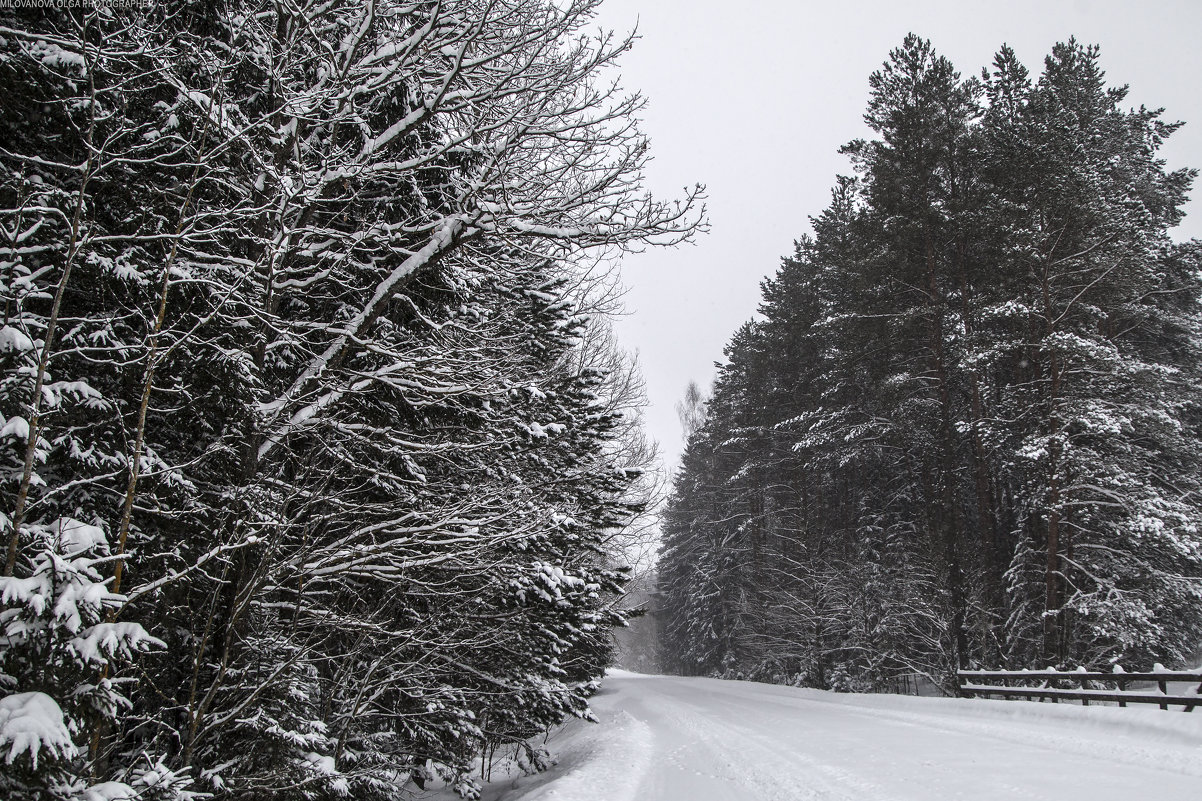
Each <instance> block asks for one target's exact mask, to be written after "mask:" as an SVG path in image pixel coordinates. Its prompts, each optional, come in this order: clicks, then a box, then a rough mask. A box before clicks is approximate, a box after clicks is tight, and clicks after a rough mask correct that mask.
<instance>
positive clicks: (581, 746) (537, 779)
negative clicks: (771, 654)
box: [484, 671, 1202, 801]
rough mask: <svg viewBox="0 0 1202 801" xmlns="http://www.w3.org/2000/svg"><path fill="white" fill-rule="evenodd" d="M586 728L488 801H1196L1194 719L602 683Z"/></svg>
mask: <svg viewBox="0 0 1202 801" xmlns="http://www.w3.org/2000/svg"><path fill="white" fill-rule="evenodd" d="M593 706H594V709H595V711H596V713H597V716H598V717H599V718H600V720H601V724H600V725H590V724H586V723H583V722H580V721H573V722H572V723H569V724H568V725H567V726H565V727H563V729H561V730H560V731H559V732H557V733H556V734H554V735H553V736H552V737H551V738H550V740H549V742H548V746H549V748H550V749H551V751H552V752H553V753H554V754H555V755H556V757H557V759H558V765H557V766H556V767H554V768H553V769H551V770H550V771H548V772H547V773H544V774H541V775H536V776H531V777H524V778H516V779H500V780H497V779H496V778H495V777H494V781H493V783H492V785H490V786H489V787H488V788H487V789H486V791H485V794H484V799H485V800H486V801H635V800H636V799H637V801H678V800H679V801H710V800H711V799H715V800H716V799H723V800H724V801H725V800H726V799H740V800H744V799H747V800H750V799H772V800H773V801H786V800H788V799H806V801H819V800H820V799H832V800H833V799H847V800H848V801H852V800H853V799H854V801H877V800H880V801H884V799H899V800H900V799H913V800H914V801H941V800H942V799H965V800H967V799H971V800H972V801H988V800H989V799H1024V800H1027V799H1031V800H1032V801H1034V799H1049V800H1050V799H1055V801H1074V799H1081V800H1082V801H1085V799H1088V800H1089V801H1109V800H1110V799H1113V800H1114V801H1132V800H1133V799H1145V798H1146V799H1156V801H1174V800H1175V799H1181V801H1185V800H1186V799H1189V801H1194V799H1197V798H1199V797H1202V714H1186V713H1183V712H1180V711H1177V712H1162V711H1160V710H1159V709H1154V708H1153V709H1136V708H1128V709H1119V708H1117V707H1096V706H1091V707H1087V708H1083V707H1077V706H1066V705H1052V704H1050V703H1044V704H1041V703H1033V702H1025V701H991V700H973V699H953V698H914V697H909V696H893V695H839V694H834V693H827V692H821V691H818V690H805V689H797V688H792V687H780V686H773V685H767V684H755V683H750V682H734V681H719V680H714V679H695V678H679V677H673V676H643V675H639V674H634V673H625V672H621V671H612V672H611V673H610V674H609V675H608V677H607V678H606V680H605V686H604V689H603V690H602V691H601V693H600V694H599V695H598V696H597V697H596V698H595V699H594V703H593Z"/></svg>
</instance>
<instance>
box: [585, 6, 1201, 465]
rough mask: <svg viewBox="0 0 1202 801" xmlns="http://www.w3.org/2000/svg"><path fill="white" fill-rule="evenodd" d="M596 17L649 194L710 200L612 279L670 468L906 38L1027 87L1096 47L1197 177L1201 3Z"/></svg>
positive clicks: (1188, 225) (1185, 230)
mask: <svg viewBox="0 0 1202 801" xmlns="http://www.w3.org/2000/svg"><path fill="white" fill-rule="evenodd" d="M599 21H600V24H601V25H602V26H603V27H605V28H608V29H614V30H618V31H629V30H631V29H634V28H635V27H636V24H637V29H638V34H639V36H640V37H641V38H640V40H639V41H638V42H637V43H636V46H635V48H634V50H633V51H632V52H630V53H628V54H627V55H626V56H625V58H624V59H623V61H622V68H621V72H622V75H623V80H622V82H623V84H624V86H625V87H626V88H628V89H631V90H638V91H640V92H642V93H643V94H644V95H646V96H647V98H648V101H649V105H648V108H647V110H646V112H645V114H644V130H645V131H646V133H647V134H649V135H650V137H651V144H652V152H653V154H654V161H653V162H652V164H651V167H650V170H649V174H648V176H647V178H648V185H649V188H650V189H651V191H652V192H654V193H655V194H657V195H661V196H672V195H675V196H679V195H680V194H681V189H682V187H684V186H686V185H692V184H694V183H703V184H705V185H706V186H707V189H708V195H709V200H708V206H709V216H710V222H711V224H712V230H711V231H710V233H709V234H707V235H705V236H702V237H700V238H699V239H698V241H697V243H696V244H695V245H693V246H684V247H681V248H677V249H674V250H660V251H653V252H649V253H646V254H641V255H636V256H629V257H627V258H626V259H625V261H624V263H623V266H622V274H623V278H624V281H625V283H626V285H627V286H628V287H629V294H628V295H627V306H628V308H629V310H630V314H629V316H628V317H626V318H624V319H623V320H622V321H621V322H620V323H619V325H618V330H619V336H620V337H621V339H622V342H623V343H624V344H625V345H626V347H628V348H629V349H631V350H637V351H638V353H639V358H640V361H641V363H642V367H643V372H644V374H645V376H646V379H647V385H648V391H649V395H650V401H651V406H650V408H649V410H648V426H649V429H650V433H651V436H652V437H654V438H655V439H656V440H658V441H659V443H660V446H661V448H662V450H663V454H664V463H665V465H666V466H667V467H668V468H669V469H675V467H676V463H677V460H678V459H679V454H680V451H681V448H682V444H683V443H682V441H681V439H682V437H681V432H680V426H679V422H678V420H677V417H676V412H675V409H674V407H675V404H676V402H677V400H678V399H679V398H680V397H681V396H682V395H683V393H684V389H685V386H686V385H687V384H688V382H689V381H690V380H695V381H697V382H698V384H700V385H701V386H702V388H703V389H708V387H709V385H710V382H711V381H712V380H713V377H714V362H715V361H716V360H719V359H721V358H722V348H723V346H724V344H725V343H726V341H727V340H728V338H729V337H730V335H731V333H733V331H734V330H735V328H736V327H737V326H738V325H739V324H740V323H742V322H743V321H744V320H747V319H749V318H751V317H752V316H753V315H754V314H755V310H756V306H757V304H758V301H759V284H760V281H761V280H762V278H763V277H764V276H766V275H769V274H772V273H774V272H775V271H776V268H777V265H778V264H779V262H780V259H781V258H782V257H784V256H786V255H788V254H790V253H791V252H792V250H793V241H794V240H795V239H797V238H798V237H799V236H800V235H801V234H803V233H805V232H807V231H809V217H810V216H811V215H816V214H818V213H820V212H821V211H822V209H823V208H824V207H825V206H826V203H827V201H828V199H829V193H830V188H831V186H832V185H833V184H834V180H835V176H836V175H837V174H838V173H848V172H850V167H849V165H848V163H847V161H846V159H844V158H843V157H842V156H840V155H838V150H839V147H840V146H841V145H842V144H844V143H845V142H847V141H848V140H850V139H853V138H856V137H858V136H866V135H869V134H870V132H869V131H868V129H867V127H866V126H865V125H864V123H863V119H862V115H863V113H864V107H865V104H866V103H867V99H868V76H869V74H870V73H871V72H872V71H873V70H875V69H877V68H878V67H879V66H880V65H881V63H882V62H883V61H884V60H885V58H886V57H887V55H888V53H889V50H891V49H892V48H894V47H897V46H898V45H900V44H901V41H902V39H903V38H904V37H905V35H906V34H907V33H908V32H910V31H913V32H915V33H917V34H919V35H920V36H923V37H925V38H928V39H930V40H931V41H932V43H933V44H934V46H935V48H936V49H937V50H938V51H939V52H940V53H942V54H943V55H945V56H947V57H948V58H949V59H951V61H952V62H953V63H954V64H955V65H956V67H957V68H958V69H959V70H960V71H961V73H962V74H965V75H968V74H976V73H979V72H980V70H981V68H982V67H984V66H986V65H988V64H989V63H990V62H991V61H992V60H993V54H994V53H995V52H996V51H997V49H998V47H999V46H1000V45H1001V44H1002V43H1008V44H1010V46H1011V47H1013V48H1014V49H1015V51H1016V52H1017V53H1018V56H1019V58H1020V59H1021V60H1022V61H1023V63H1024V64H1026V65H1027V67H1028V69H1029V70H1030V71H1031V73H1032V75H1033V77H1034V76H1038V74H1039V73H1040V72H1041V71H1042V66H1043V57H1044V56H1045V55H1046V54H1047V53H1048V52H1050V51H1051V48H1052V45H1053V44H1055V43H1056V42H1058V41H1063V40H1067V39H1068V38H1069V37H1070V36H1076V37H1077V39H1078V40H1079V41H1082V42H1085V43H1092V44H1099V45H1101V48H1102V55H1101V63H1102V67H1103V69H1105V70H1106V74H1107V81H1108V83H1109V84H1110V85H1120V84H1128V85H1130V87H1131V92H1130V94H1129V95H1128V99H1127V104H1128V105H1131V106H1138V105H1140V104H1143V105H1147V106H1149V107H1154V108H1157V107H1162V106H1163V107H1164V108H1165V109H1166V117H1167V118H1169V119H1178V120H1185V121H1186V122H1187V123H1190V124H1188V125H1187V126H1186V127H1185V128H1183V129H1182V130H1180V131H1178V132H1177V134H1176V135H1175V136H1174V137H1173V139H1172V140H1171V141H1170V142H1169V144H1168V146H1167V147H1166V148H1165V150H1164V151H1163V152H1164V156H1165V157H1166V158H1167V160H1168V163H1169V166H1170V167H1171V168H1176V167H1183V166H1202V87H1200V86H1199V84H1200V82H1202V55H1200V54H1202V1H1200V0H1143V1H1142V2H1135V1H1134V0H1128V1H1127V2H1121V1H1120V0H1039V1H1038V2H1037V1H1034V0H1018V1H1017V2H1014V1H1012V2H989V3H985V2H976V0H958V1H957V2H942V1H939V0H929V1H928V2H906V1H905V0H895V1H894V2H890V1H889V0H872V1H871V2H856V0H845V2H842V3H839V2H810V1H807V0H794V1H793V2H787V1H786V0H742V1H741V2H717V1H716V0H642V1H641V2H640V0H606V1H605V3H604V5H603V6H602V10H601V17H600V20H599ZM1200 191H1202V190H1196V191H1195V194H1199V192H1200ZM1187 211H1188V212H1190V214H1189V217H1187V219H1186V221H1185V223H1184V224H1183V226H1182V229H1181V235H1182V237H1183V238H1189V237H1194V236H1198V237H1202V204H1199V203H1197V202H1193V203H1191V204H1190V206H1188V207H1187Z"/></svg>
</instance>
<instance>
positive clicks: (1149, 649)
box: [659, 35, 1202, 690]
mask: <svg viewBox="0 0 1202 801" xmlns="http://www.w3.org/2000/svg"><path fill="white" fill-rule="evenodd" d="M870 87H871V94H870V98H869V103H868V111H867V114H866V115H865V120H866V121H867V123H868V124H869V126H870V127H871V128H872V130H873V131H874V132H875V134H876V136H875V138H873V139H872V140H858V141H855V142H852V143H851V144H849V145H847V147H846V148H845V152H846V153H848V154H849V156H850V157H851V160H852V163H853V165H854V168H855V174H854V175H853V176H851V177H843V178H840V179H839V181H838V184H837V186H836V187H835V189H834V191H833V193H832V200H831V204H830V206H829V207H828V208H827V209H826V210H825V211H824V212H823V213H822V214H821V215H819V216H818V217H816V218H814V219H813V220H812V223H813V234H812V235H811V236H806V237H803V238H802V239H801V240H800V241H799V242H798V243H797V247H796V252H795V253H794V255H793V256H792V257H790V258H788V259H785V260H784V262H783V263H782V265H781V267H780V269H779V271H778V272H777V274H776V276H775V277H774V278H772V279H770V280H768V281H766V282H765V283H764V286H763V303H762V305H761V307H760V313H761V317H760V319H759V320H758V321H756V322H754V323H750V324H748V325H746V326H744V327H743V328H741V329H740V330H739V331H738V332H737V333H736V334H735V336H734V337H733V338H732V340H731V343H730V345H729V346H728V348H727V352H726V357H727V358H726V360H725V362H724V363H723V364H722V365H721V369H720V371H719V375H718V378H717V380H716V381H715V384H714V387H713V391H712V396H711V397H710V399H709V401H708V405H707V407H706V415H705V418H704V423H703V424H702V425H701V426H700V427H699V428H698V429H697V430H696V432H695V433H693V435H692V436H691V437H690V439H689V442H688V447H687V449H686V452H685V455H684V457H683V461H682V464H681V466H680V469H679V472H678V474H677V478H676V483H675V487H674V490H673V494H672V496H671V498H670V502H669V504H668V507H667V512H666V515H665V525H664V535H665V540H664V549H663V553H662V559H661V563H660V566H659V571H660V587H661V591H662V593H663V598H664V600H663V605H664V609H665V618H664V619H665V623H664V631H663V634H662V638H663V641H664V643H665V649H664V659H665V661H666V662H667V663H668V664H669V665H670V666H671V667H672V668H673V669H674V670H676V671H678V672H681V673H686V674H719V675H728V676H735V675H745V676H749V677H756V678H763V679H768V680H778V681H790V682H797V683H803V684H806V685H809V686H815V687H822V688H835V689H849V690H856V689H873V688H888V687H889V686H890V685H891V680H892V679H893V678H894V677H896V676H899V675H901V674H906V673H914V672H917V673H921V674H925V675H926V676H929V677H930V678H932V679H933V680H934V681H936V682H938V683H940V684H942V685H943V686H944V687H946V688H948V689H949V690H950V689H951V688H952V687H953V686H954V684H955V680H954V670H955V669H956V668H957V667H967V666H970V665H973V666H988V667H996V666H999V665H1007V666H1009V667H1036V666H1038V667H1043V666H1045V665H1048V664H1052V665H1061V666H1069V665H1072V666H1075V665H1078V664H1088V665H1093V666H1103V665H1106V664H1109V663H1118V662H1121V663H1122V664H1123V665H1125V666H1136V667H1141V668H1145V669H1146V668H1150V667H1151V666H1152V664H1153V663H1154V662H1162V663H1164V664H1173V665H1180V664H1182V662H1183V660H1185V659H1187V658H1188V657H1189V656H1190V655H1191V654H1192V652H1193V651H1194V650H1195V649H1196V648H1197V647H1198V645H1199V644H1200V643H1202V533H1200V532H1199V523H1200V522H1202V495H1200V494H1199V490H1200V489H1202V487H1200V486H1199V484H1198V481H1199V475H1202V472H1200V469H1202V438H1200V435H1202V430H1200V429H1199V426H1198V424H1199V417H1198V413H1199V405H1198V404H1199V396H1198V388H1199V386H1200V384H1199V379H1200V378H1202V375H1200V374H1199V368H1200V366H1202V363H1200V362H1199V355H1200V354H1199V352H1198V347H1199V343H1200V342H1202V317H1200V316H1199V311H1200V308H1199V300H1200V295H1199V284H1198V276H1199V272H1198V269H1199V267H1200V266H1202V264H1200V261H1199V258H1200V255H1202V254H1200V251H1199V247H1198V244H1197V243H1196V242H1189V243H1185V244H1175V243H1174V242H1173V241H1172V240H1171V239H1170V237H1169V231H1170V229H1171V228H1172V227H1173V226H1174V225H1176V223H1177V222H1178V221H1179V220H1180V219H1181V216H1182V212H1181V207H1182V205H1183V203H1184V202H1185V200H1186V192H1187V191H1188V189H1189V187H1190V184H1191V182H1192V180H1193V178H1194V175H1195V173H1194V171H1192V170H1178V171H1175V172H1170V171H1167V170H1166V169H1165V165H1164V162H1163V160H1161V159H1160V158H1159V157H1158V155H1157V151H1158V148H1159V147H1160V145H1161V144H1162V143H1163V142H1164V140H1165V139H1166V137H1168V136H1169V135H1170V134H1171V133H1172V132H1173V131H1174V130H1175V129H1176V128H1177V126H1178V124H1176V123H1167V122H1165V121H1164V120H1163V119H1162V116H1161V112H1160V111H1154V110H1148V109H1145V108H1139V109H1131V110H1125V109H1124V108H1123V107H1122V102H1123V99H1124V96H1125V94H1126V90H1125V88H1114V87H1108V86H1107V85H1106V83H1105V80H1104V76H1103V73H1102V71H1101V68H1100V66H1099V53H1098V49H1097V48H1096V47H1087V46H1083V45H1081V44H1079V43H1077V42H1076V41H1071V40H1070V41H1069V42H1067V43H1063V44H1060V45H1057V46H1056V48H1055V49H1054V50H1053V52H1052V53H1051V55H1049V56H1048V58H1047V60H1046V63H1045V67H1044V72H1043V74H1042V75H1041V76H1040V77H1039V78H1038V79H1037V80H1032V79H1031V78H1030V77H1029V74H1028V72H1027V70H1026V69H1025V68H1024V67H1023V66H1022V65H1021V64H1019V63H1018V61H1017V60H1016V58H1015V56H1014V53H1013V52H1012V51H1011V50H1010V49H1008V48H1002V50H1001V51H1000V52H999V53H998V55H997V58H996V60H995V62H994V64H993V67H992V69H990V70H986V71H984V72H983V73H982V75H981V76H980V78H973V77H970V78H964V77H962V76H961V75H960V74H959V73H957V72H956V70H955V69H954V68H953V66H952V65H951V64H950V63H949V62H948V61H947V60H946V59H944V58H943V57H941V56H939V55H938V54H937V53H936V52H935V51H934V49H933V48H932V47H931V45H930V43H929V42H926V41H923V40H922V39H920V38H919V37H916V36H913V35H911V36H909V37H908V38H907V39H906V40H905V42H904V43H903V45H902V46H901V47H899V48H898V49H896V50H894V51H893V52H892V53H891V54H890V56H889V59H888V61H887V62H886V63H885V64H884V66H883V67H882V68H881V70H879V71H878V72H876V73H874V74H873V75H872V77H871V79H870Z"/></svg>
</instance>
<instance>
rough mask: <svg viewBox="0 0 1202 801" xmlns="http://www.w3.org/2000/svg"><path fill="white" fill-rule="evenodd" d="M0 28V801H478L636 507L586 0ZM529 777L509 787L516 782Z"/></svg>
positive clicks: (61, 20) (605, 68)
mask: <svg viewBox="0 0 1202 801" xmlns="http://www.w3.org/2000/svg"><path fill="white" fill-rule="evenodd" d="M66 5H68V6H71V5H74V6H75V7H74V8H66V9H54V8H45V7H42V8H20V7H15V8H14V7H5V8H0V109H2V113H0V275H2V276H3V279H2V286H3V303H4V319H3V327H2V328H0V415H2V418H0V445H2V448H0V494H2V507H0V530H2V532H3V542H2V545H3V547H2V548H0V553H2V554H3V555H2V556H0V559H2V560H3V575H2V577H0V627H2V632H0V796H2V797H3V798H6V799H13V800H14V801H17V799H22V800H26V799H28V800H29V801H33V800H35V799H36V800H38V801H41V800H43V799H86V800H87V801H114V800H115V799H132V798H137V799H146V800H147V801H168V800H169V799H179V800H180V801H182V800H183V799H191V798H218V799H221V798H239V799H322V798H335V797H349V798H355V799H360V800H361V801H369V800H370V799H396V798H401V797H409V796H410V795H411V794H412V793H414V792H417V790H418V789H420V788H423V787H425V786H426V785H427V783H428V782H431V781H434V780H437V781H439V782H444V783H446V784H447V785H449V786H452V787H453V788H454V789H455V790H456V791H458V792H459V793H460V795H463V796H465V797H475V796H477V795H478V793H479V785H480V776H479V771H478V766H479V764H480V763H479V759H480V757H481V756H482V755H488V754H490V753H492V752H495V751H497V750H498V749H516V752H517V753H516V758H517V759H518V760H519V761H521V760H526V761H528V762H533V763H537V762H538V761H539V760H540V759H543V758H544V755H541V754H539V753H537V752H535V751H533V750H531V749H530V748H529V747H527V746H525V745H524V744H523V743H524V741H525V740H526V738H528V737H530V736H532V735H534V734H537V733H540V732H544V731H545V730H546V729H547V728H548V727H550V726H552V725H554V724H556V723H558V722H560V721H562V720H563V719H565V717H569V716H582V717H587V716H588V715H589V714H590V713H589V712H588V707H587V698H588V696H589V695H590V694H591V693H592V692H594V691H595V689H596V686H597V679H598V678H599V677H600V676H601V674H602V671H603V669H604V667H605V666H606V665H607V664H608V662H609V661H610V658H611V653H610V652H611V630H612V629H613V628H614V627H615V626H618V625H620V624H621V622H622V620H623V617H624V613H623V612H622V611H621V610H620V607H619V601H620V599H621V594H622V590H623V585H624V583H625V581H626V579H627V575H628V569H627V567H626V564H627V561H628V560H627V543H626V541H625V539H624V538H626V537H628V534H629V531H630V527H631V525H632V524H639V523H640V521H641V520H643V517H644V516H645V513H646V507H647V504H648V501H649V499H650V498H651V493H652V491H653V489H654V487H653V481H652V478H653V477H651V476H650V475H649V474H648V473H646V472H644V468H645V467H646V466H647V465H648V463H649V462H648V459H649V458H650V454H651V450H650V448H649V446H648V444H647V443H646V442H645V441H644V440H643V438H642V435H641V433H640V429H639V426H638V419H639V409H640V404H641V402H642V400H641V395H640V383H639V379H638V375H637V371H636V370H635V369H634V367H633V364H632V361H631V359H629V358H628V357H627V356H626V354H625V353H624V352H623V351H622V349H621V348H620V347H619V346H618V345H617V344H616V340H615V339H614V337H613V335H612V331H611V329H610V327H609V322H608V319H609V314H610V312H612V311H613V309H614V308H615V306H614V304H615V303H616V302H617V300H616V297H615V285H614V277H613V275H612V269H611V267H612V264H613V259H614V257H615V256H617V255H620V254H621V253H622V252H625V251H628V250H637V249H641V248H644V247H647V246H652V245H667V244H673V243H678V242H681V241H685V240H687V239H689V238H690V237H691V236H692V234H693V233H694V232H695V231H696V230H698V229H699V226H701V225H702V224H703V219H704V213H703V210H702V209H701V207H700V203H699V197H700V195H699V192H693V193H688V192H686V193H684V194H683V195H682V196H681V197H680V199H679V200H673V201H669V202H661V201H659V200H655V199H652V198H651V197H650V196H649V195H648V194H647V193H646V192H645V191H644V189H643V184H642V181H643V178H642V175H643V169H644V165H645V163H646V160H647V158H648V150H647V142H646V139H645V137H644V136H643V135H642V134H641V133H640V130H639V128H638V126H637V124H636V115H637V113H638V112H639V110H640V108H641V107H642V104H643V101H642V98H641V97H640V96H639V95H637V94H634V93H627V92H625V91H624V90H622V89H620V88H619V87H617V85H616V84H615V82H614V80H613V75H612V73H611V69H612V67H613V64H614V62H615V59H617V58H618V57H619V56H620V55H621V54H622V53H623V52H625V51H626V50H627V48H628V47H629V45H630V39H629V38H623V37H616V38H615V37H612V36H607V35H605V34H603V33H600V32H599V31H598V30H597V26H596V25H595V7H596V5H597V2H596V0H570V1H569V2H549V1H547V0H499V1H496V0H489V1H485V0H347V1H346V2H338V3H328V2H303V1H302V2H273V1H272V0H222V2H216V3H214V2H208V1H207V0H195V1H189V2H171V3H154V4H121V3H115V4H111V5H103V4H101V5H92V4H80V3H75V4H66ZM535 766H536V767H537V765H535Z"/></svg>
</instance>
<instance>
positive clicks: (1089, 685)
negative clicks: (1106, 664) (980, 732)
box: [956, 670, 1202, 712]
mask: <svg viewBox="0 0 1202 801" xmlns="http://www.w3.org/2000/svg"><path fill="white" fill-rule="evenodd" d="M956 675H957V676H958V677H959V679H960V692H962V693H963V694H964V695H966V696H969V697H981V698H988V697H990V696H1001V697H1002V698H1006V699H1010V698H1025V699H1028V700H1035V699H1039V700H1040V701H1043V700H1044V699H1048V700H1050V701H1051V702H1052V703H1057V702H1059V701H1062V700H1063V701H1080V702H1081V704H1082V705H1083V706H1089V702H1090V701H1107V702H1111V703H1117V704H1118V705H1119V706H1126V705H1127V704H1156V705H1157V706H1159V707H1160V708H1161V709H1168V708H1169V707H1170V706H1181V707H1183V708H1184V711H1186V712H1192V711H1194V707H1195V706H1202V671H1155V672H1153V673H1123V672H1118V673H1103V672H1100V671H1098V672H1091V671H1087V670H959V671H957V672H956ZM986 682H994V683H986ZM996 682H1001V683H1000V684H997V683H996ZM1012 682H1023V683H1024V684H1017V685H1016V684H1012ZM1032 682H1042V683H1041V684H1040V685H1038V686H1031V683H1032ZM1143 683H1154V684H1155V685H1156V688H1157V689H1158V690H1159V691H1160V692H1159V693H1157V692H1150V691H1149V690H1150V689H1151V688H1147V689H1134V690H1128V689H1127V687H1129V686H1130V685H1132V684H1143ZM1171 683H1186V684H1196V685H1197V686H1196V687H1194V688H1193V689H1192V690H1191V691H1187V694H1183V695H1177V694H1172V693H1170V692H1169V684H1171ZM1067 684H1076V685H1077V686H1076V687H1066V686H1059V685H1067ZM1188 693H1192V694H1188Z"/></svg>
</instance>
